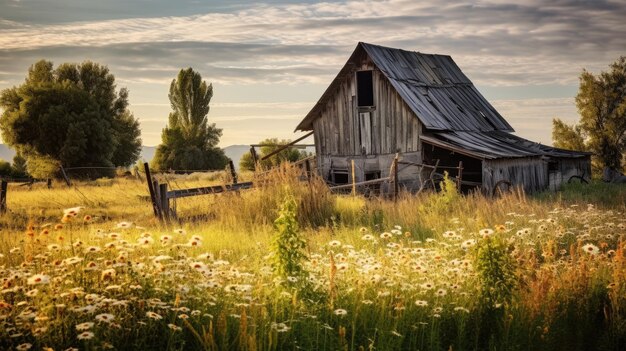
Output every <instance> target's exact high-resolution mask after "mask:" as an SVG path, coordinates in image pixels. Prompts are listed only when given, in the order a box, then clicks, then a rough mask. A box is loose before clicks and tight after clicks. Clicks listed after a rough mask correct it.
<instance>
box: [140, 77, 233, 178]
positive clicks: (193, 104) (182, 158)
mask: <svg viewBox="0 0 626 351" xmlns="http://www.w3.org/2000/svg"><path fill="white" fill-rule="evenodd" d="M168 97H169V99H170V104H171V106H172V112H170V115H169V123H168V126H167V127H165V128H164V129H163V132H162V134H161V139H162V143H161V145H159V146H158V147H157V150H156V153H155V155H154V159H153V160H152V165H153V167H154V168H157V169H186V170H205V169H221V168H224V167H225V166H226V163H228V158H227V157H226V155H224V152H223V151H222V149H220V148H219V147H217V143H218V142H219V140H220V137H221V136H222V130H221V129H219V128H217V127H216V126H215V123H212V124H209V122H208V114H209V103H210V102H211V98H212V97H213V85H212V84H209V85H207V84H206V82H205V81H203V80H202V76H201V75H200V74H199V73H197V72H195V71H194V70H193V69H192V68H187V69H181V70H180V72H179V73H178V76H177V78H175V79H174V80H172V84H170V92H169V95H168Z"/></svg>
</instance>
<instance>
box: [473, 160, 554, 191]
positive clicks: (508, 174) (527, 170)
mask: <svg viewBox="0 0 626 351" xmlns="http://www.w3.org/2000/svg"><path fill="white" fill-rule="evenodd" d="M500 180H506V181H509V182H511V184H512V185H513V186H518V185H521V186H522V187H523V188H524V191H526V192H528V193H533V192H537V191H541V190H544V189H546V188H547V187H548V163H547V162H545V161H544V160H542V159H541V157H524V158H512V159H511V158H509V159H495V160H484V161H483V186H482V189H483V191H484V192H486V193H491V191H492V190H493V187H494V186H495V185H496V183H497V182H499V181H500Z"/></svg>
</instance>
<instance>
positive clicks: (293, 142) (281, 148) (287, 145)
mask: <svg viewBox="0 0 626 351" xmlns="http://www.w3.org/2000/svg"><path fill="white" fill-rule="evenodd" d="M312 134H313V132H312V131H311V132H308V133H306V134H305V135H303V136H301V137H299V138H298V139H296V140H294V141H292V142H290V143H289V144H285V145H284V146H283V147H280V148H278V149H276V150H274V151H272V152H270V153H269V154H267V155H265V156H263V158H262V159H261V161H262V160H266V159H268V158H270V157H272V156H274V155H276V154H277V153H279V152H281V151H283V150H285V149H286V148H288V147H291V146H293V145H294V144H295V143H297V142H299V141H302V140H304V139H306V138H308V137H310V136H311V135H312Z"/></svg>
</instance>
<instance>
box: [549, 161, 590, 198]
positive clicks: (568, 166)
mask: <svg viewBox="0 0 626 351" xmlns="http://www.w3.org/2000/svg"><path fill="white" fill-rule="evenodd" d="M552 162H555V163H556V167H555V169H552V170H550V171H549V174H548V178H549V183H550V189H551V190H558V189H559V187H560V186H561V184H563V183H567V181H568V180H569V179H570V177H572V176H581V177H584V178H585V179H591V156H587V157H579V158H564V157H562V158H552V159H550V163H552Z"/></svg>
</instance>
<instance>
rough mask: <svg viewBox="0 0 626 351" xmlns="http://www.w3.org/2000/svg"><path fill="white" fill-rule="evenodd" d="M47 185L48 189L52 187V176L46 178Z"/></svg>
mask: <svg viewBox="0 0 626 351" xmlns="http://www.w3.org/2000/svg"><path fill="white" fill-rule="evenodd" d="M46 185H47V186H48V189H52V178H48V179H47V180H46Z"/></svg>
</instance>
